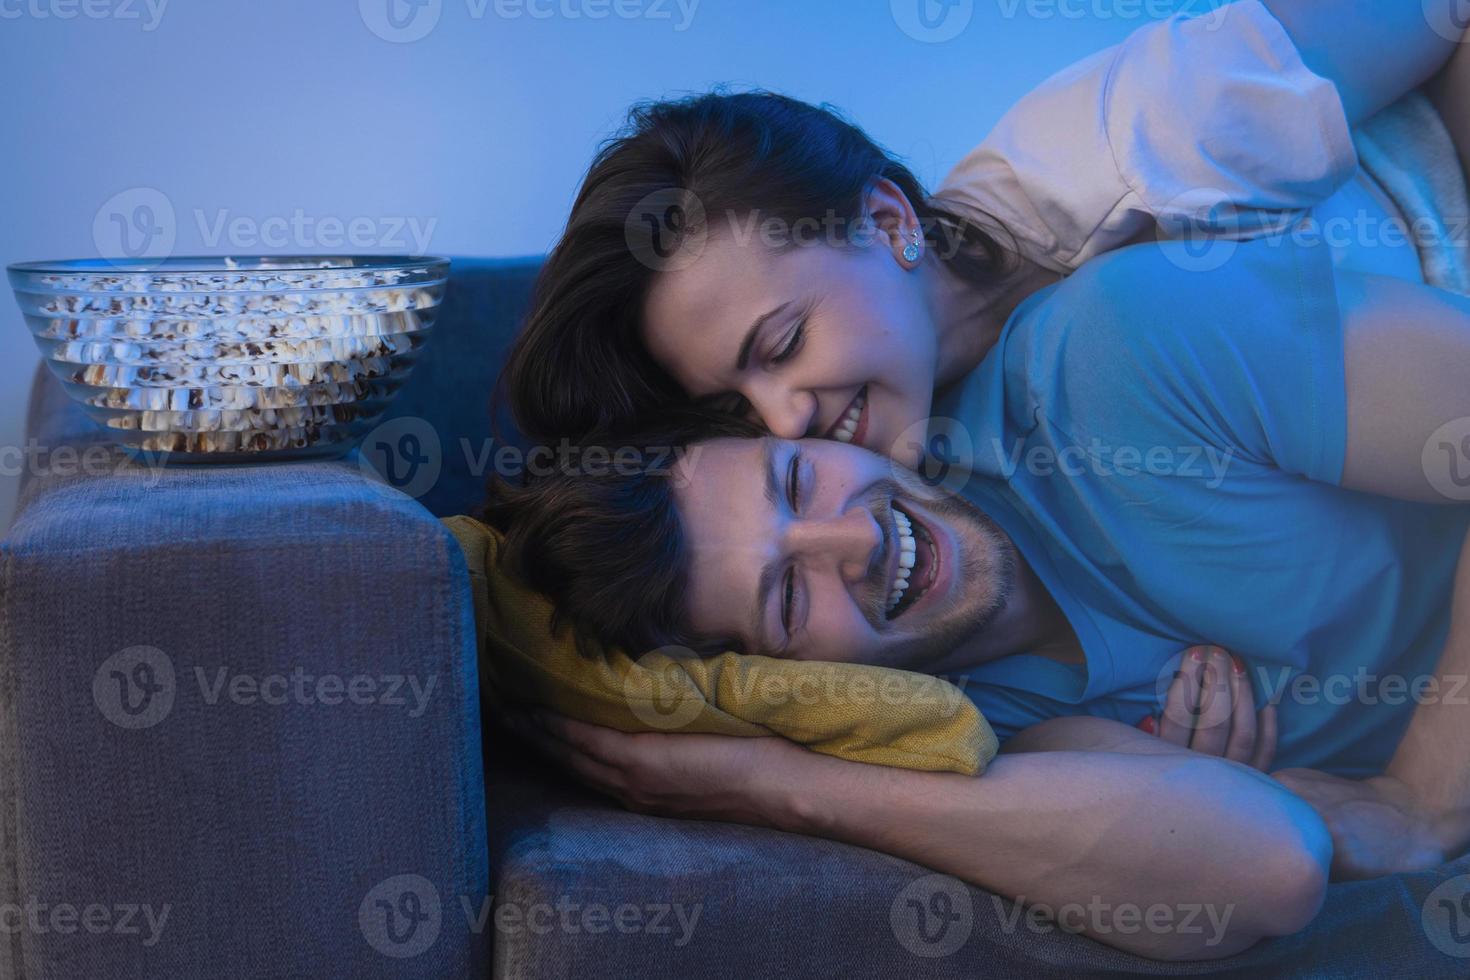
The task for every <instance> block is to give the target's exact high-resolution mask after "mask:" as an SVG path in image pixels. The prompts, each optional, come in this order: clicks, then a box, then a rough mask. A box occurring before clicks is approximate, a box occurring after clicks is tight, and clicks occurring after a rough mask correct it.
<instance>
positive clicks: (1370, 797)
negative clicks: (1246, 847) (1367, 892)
mask: <svg viewBox="0 0 1470 980" xmlns="http://www.w3.org/2000/svg"><path fill="white" fill-rule="evenodd" d="M1271 777H1272V778H1273V779H1275V780H1276V781H1277V782H1279V783H1281V784H1282V785H1283V786H1285V787H1286V788H1287V789H1289V790H1291V791H1292V792H1293V793H1295V794H1296V795H1297V796H1299V797H1301V798H1302V799H1303V800H1305V801H1306V802H1308V803H1310V804H1311V805H1312V808H1313V809H1314V810H1316V811H1317V815H1318V816H1320V817H1321V818H1322V821H1323V822H1324V823H1325V824H1327V830H1328V831H1329V832H1330V833H1331V834H1332V877H1333V880H1343V879H1355V878H1377V877H1379V876H1381V875H1389V874H1397V873H1399V872H1402V871H1421V870H1423V869H1425V868H1433V867H1436V866H1437V865H1439V864H1442V863H1443V862H1444V861H1445V859H1446V858H1447V856H1448V855H1447V854H1446V853H1445V850H1444V845H1443V843H1442V841H1441V839H1440V836H1439V820H1438V818H1437V817H1436V815H1435V814H1434V813H1433V811H1431V810H1430V809H1429V808H1428V807H1426V806H1424V805H1422V804H1421V803H1420V802H1419V800H1418V799H1417V798H1416V797H1415V795H1414V793H1413V791H1411V790H1410V789H1409V787H1408V786H1406V785H1405V784H1404V783H1402V782H1400V781H1399V780H1397V779H1395V778H1393V777H1392V776H1373V777H1370V778H1368V779H1362V780H1358V779H1343V778H1342V777H1340V776H1331V775H1328V774H1327V773H1325V772H1318V771H1317V770H1315V769H1282V770H1281V771H1279V772H1275V773H1272V774H1271Z"/></svg>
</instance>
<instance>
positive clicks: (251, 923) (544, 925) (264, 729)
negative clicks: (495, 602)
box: [0, 259, 1470, 980]
mask: <svg viewBox="0 0 1470 980" xmlns="http://www.w3.org/2000/svg"><path fill="white" fill-rule="evenodd" d="M535 269H536V261H535V260H497V261H491V260H480V259H470V260H462V261H456V262H455V264H454V270H453V282H452V285H451V288H450V291H449V295H448V297H447V299H446V302H445V305H444V307H443V309H442V312H441V315H440V319H439V323H438V324H437V326H436V328H435V335H434V338H433V340H432V342H431V344H430V346H429V348H428V350H427V352H426V354H425V359H424V361H423V363H422V364H421V366H420V367H419V369H418V370H417V372H416V373H415V375H414V376H413V378H412V380H411V382H410V383H409V385H408V386H407V387H406V388H405V390H404V391H403V393H402V395H401V397H400V399H399V400H398V401H397V402H396V403H395V405H394V412H393V414H394V416H395V417H398V418H401V419H408V420H410V421H408V422H404V423H400V424H401V425H408V426H410V427H413V431H415V432H416V433H418V434H419V435H424V434H425V433H432V434H433V436H434V437H435V438H437V439H438V442H439V447H440V448H439V452H438V454H437V457H438V462H439V464H440V467H439V472H438V474H437V477H436V478H434V479H432V480H430V481H428V482H427V483H424V482H423V481H420V485H416V486H414V487H413V488H412V489H413V491H414V494H415V495H414V496H409V495H406V494H404V493H402V492H399V491H397V490H394V489H391V488H388V487H387V486H385V483H384V481H383V480H381V479H378V478H375V477H374V476H373V475H372V474H371V473H370V472H369V471H368V469H367V468H364V467H363V466H362V465H360V461H359V459H358V458H357V457H350V458H348V459H345V460H339V461H332V462H314V463H301V464H284V465H271V466H254V467H234V468H186V467H166V468H162V469H155V468H151V467H149V466H146V465H142V464H139V463H136V462H128V461H125V460H123V459H122V458H121V457H119V456H116V455H114V454H112V453H110V452H108V451H106V450H103V449H102V448H100V446H99V443H98V433H97V432H96V431H95V430H94V429H93V428H92V426H91V423H90V422H88V421H87V420H86V419H85V417H83V416H82V415H81V413H80V412H79V411H78V410H77V409H76V408H75V407H74V406H72V405H71V404H70V403H69V402H68V401H67V399H66V398H65V396H64V394H63V393H62V391H61V389H60V386H59V385H58V384H57V383H56V382H55V381H54V380H53V379H52V378H51V377H50V376H49V375H47V374H45V373H44V372H43V373H41V374H38V376H37V378H36V383H35V387H34V391H33V393H32V399H31V409H30V413H31V414H30V419H29V430H28V431H29V433H30V435H31V436H32V437H33V438H34V439H35V445H36V446H37V447H39V448H40V449H41V450H43V452H39V453H35V454H33V457H32V458H33V459H34V460H35V462H33V463H32V465H31V470H32V472H30V473H29V474H28V475H27V477H26V479H25V484H24V486H23V488H22V496H21V501H20V507H19V512H18V515H17V517H16V519H15V522H14V524H13V526H12V527H11V528H10V530H9V532H8V535H7V537H6V538H5V540H4V542H3V544H0V980H3V978H11V977H16V978H40V977H58V978H78V980H94V978H105V977H150V978H151V977H186V978H189V977H211V978H214V977H288V976H292V977H294V976H334V977H335V976H341V977H376V976H395V977H399V976H406V977H482V976H485V975H487V974H490V973H493V974H494V975H496V976H505V977H582V976H613V977H631V976H650V977H654V976H668V977H696V976H711V977H741V978H744V977H756V976H815V977H854V976H878V975H883V976H902V975H915V974H917V975H923V976H953V977H972V976H991V977H1011V976H1016V977H1020V976H1056V977H1076V976H1093V975H1095V976H1105V975H1120V974H1128V973H1177V974H1205V975H1220V976H1239V977H1257V976H1261V975H1263V974H1272V973H1281V974H1300V975H1321V976H1363V977H1378V976H1384V975H1389V974H1390V973H1391V974H1395V975H1413V976H1417V977H1462V976H1466V975H1467V974H1470V959H1466V958H1462V957H1465V956H1470V915H1466V916H1465V918H1464V921H1463V922H1462V921H1461V920H1460V919H1459V918H1458V916H1459V915H1460V914H1461V911H1462V909H1461V908H1460V907H1458V906H1457V904H1456V903H1457V901H1458V896H1459V895H1461V894H1463V892H1464V889H1465V887H1466V886H1467V883H1470V878H1464V879H1462V878H1461V877H1460V876H1462V875H1466V874H1467V873H1470V861H1464V860H1462V861H1459V862H1456V863H1454V864H1451V865H1447V866H1445V867H1444V868H1441V869H1438V870H1436V871H1434V872H1430V873H1424V874H1418V875H1411V876H1401V877H1397V878H1391V879H1385V880H1380V881H1376V882H1365V883H1355V884H1343V885H1334V886H1333V887H1332V888H1331V889H1330V894H1329V897H1328V900H1327V906H1326V908H1325V909H1324V911H1323V913H1322V915H1321V917H1320V918H1319V919H1318V920H1317V921H1316V923H1315V924H1314V925H1313V926H1312V927H1311V928H1310V929H1308V930H1307V931H1305V932H1303V933H1301V934H1298V935H1295V936H1292V937H1289V938H1286V939H1281V940H1276V941H1273V942H1268V943H1264V944H1261V945H1260V946H1258V947H1256V948H1255V949H1253V950H1251V951H1249V952H1247V953H1245V954H1244V955H1241V956H1237V957H1234V958H1232V959H1229V960H1225V961H1221V962H1218V963H1201V964H1184V965H1169V964H1159V963H1153V962H1150V961H1146V960H1142V959H1138V958H1136V957H1131V956H1127V955H1124V954H1122V953H1118V952H1116V951H1114V950H1112V949H1110V948H1109V947H1106V946H1104V945H1101V944H1099V943H1096V942H1093V941H1091V940H1089V939H1085V938H1082V937H1079V936H1075V935H1070V934H1066V933H1062V932H1059V931H1055V930H1046V929H1044V928H1038V927H1033V926H1031V925H1028V924H1027V920H1026V919H1024V918H1022V919H1020V920H1019V921H1018V922H1017V921H1016V920H1013V918H1012V911H1013V910H1012V906H1011V905H1010V903H1008V902H1005V901H1001V900H1000V899H997V898H995V897H993V896H990V895H988V894H987V893H985V892H984V891H982V890H979V889H974V888H969V887H967V886H962V885H959V884H958V883H957V882H954V881H953V880H952V879H946V878H943V877H942V876H934V875H932V873H931V872H930V871H928V870H927V869H925V868H922V867H918V866H916V865H913V864H910V863H908V862H905V861H901V860H898V859H896V858H892V857H889V856H887V855H884V854H879V853H875V852H872V851H867V850H864V849H861V848H856V847H850V846H845V845H841V844H837V843H832V842H829V841H824V840H818V839H812V838H805V837H800V836H793V835H787V834H781V833H776V832H771V831H766V830H759V829H754V828H748V827H740V826H732V825H726V824H717V823H700V822H693V821H676V820H661V819H655V818H650V817H645V816H637V815H633V814H630V813H628V812H626V811H624V810H622V809H620V808H618V807H617V806H616V805H614V804H612V803H610V802H608V801H606V800H604V799H601V798H599V797H596V796H595V795H592V794H589V793H588V792H586V791H584V790H582V789H580V788H579V787H578V786H576V785H574V784H573V783H571V782H569V781H568V780H566V779H565V778H564V777H562V776H561V775H560V774H558V773H555V772H550V771H546V770H544V769H542V768H540V767H538V765H537V764H536V763H535V762H533V761H530V758H531V757H530V756H529V753H528V752H527V751H526V750H525V748H524V747H523V746H521V745H518V744H517V743H515V742H514V741H513V740H511V739H509V738H507V737H506V736H503V735H501V734H500V733H499V732H498V731H496V730H495V729H494V728H493V727H492V726H491V725H489V724H485V723H483V722H482V719H481V715H480V708H479V700H478V688H477V680H476V672H475V650H474V644H473V636H474V633H473V629H472V626H473V624H472V622H471V617H472V614H471V605H470V595H469V592H468V583H467V579H466V573H465V567H464V560H463V557H462V555H460V553H459V552H458V550H457V548H456V546H455V545H454V543H453V540H452V539H451V538H450V537H449V535H448V534H446V533H445V532H444V530H443V529H442V527H441V526H440V524H439V522H438V521H437V519H436V516H437V515H448V514H452V513H460V512H464V511H466V510H468V509H470V508H472V507H473V506H474V504H475V503H476V500H477V497H478V494H479V490H480V487H481V485H482V483H483V478H484V472H483V469H482V463H483V461H484V457H483V455H482V450H483V448H484V445H485V443H484V440H485V439H487V438H488V436H489V431H490V430H489V412H488V392H489V390H490V386H491V383H492V381H493V379H494V376H495V374H496V370H497V367H498V365H499V363H500V361H501V358H502V356H503V353H504V349H505V346H506V344H507V342H508V340H509V338H510V337H511V335H512V334H513V332H514V330H515V328H516V326H517V323H518V320H519V318H520V316H521V315H522V313H523V312H524V307H525V303H526V301H527V293H528V290H529V287H530V283H531V280H532V278H533V276H534V273H535ZM18 320H19V317H18V316H16V317H12V321H11V323H10V325H9V329H21V327H20V324H19V322H18ZM414 420H417V421H414ZM399 431H400V432H401V430H399ZM462 440H463V441H462ZM380 443H381V445H378V446H376V447H375V446H374V445H371V444H370V445H368V446H367V447H366V448H365V452H367V453H368V454H369V455H371V453H372V452H374V451H377V449H381V448H382V447H383V446H386V447H388V450H389V451H391V447H392V445H393V440H392V439H386V440H380ZM421 444H422V443H419V444H417V445H421ZM89 447H96V448H92V449H91V451H90V455H87V454H86V453H87V451H88V449H89ZM57 449H61V450H62V451H61V452H59V453H58V452H55V450H57ZM47 451H49V452H47ZM69 453H71V454H75V455H69ZM87 460H90V463H89V462H87ZM68 461H71V462H70V463H69V462H68ZM395 678H396V679H397V680H396V682H395ZM1436 888H1439V891H1437V892H1436V891H1435V889H1436ZM1446 895H1450V897H1451V899H1452V900H1451V901H1449V902H1442V901H1441V899H1444V897H1445V896H1446ZM492 897H493V900H492ZM1426 910H1427V912H1426ZM1463 910H1467V911H1470V901H1467V902H1466V903H1465V904H1464V906H1463ZM1446 916H1451V918H1448V919H1447V918H1446Z"/></svg>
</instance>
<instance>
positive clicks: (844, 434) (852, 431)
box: [832, 385, 868, 442]
mask: <svg viewBox="0 0 1470 980" xmlns="http://www.w3.org/2000/svg"><path fill="white" fill-rule="evenodd" d="M867 404H868V387H867V385H864V386H863V387H862V388H860V389H858V393H857V397H855V398H853V400H852V404H851V405H849V406H847V413H846V414H845V415H843V416H842V418H840V419H838V420H837V425H836V427H835V428H834V429H833V430H832V438H834V439H836V440H837V441H838V442H852V437H853V436H855V435H857V429H858V422H860V421H861V420H862V417H863V408H864V407H865V406H866V405H867Z"/></svg>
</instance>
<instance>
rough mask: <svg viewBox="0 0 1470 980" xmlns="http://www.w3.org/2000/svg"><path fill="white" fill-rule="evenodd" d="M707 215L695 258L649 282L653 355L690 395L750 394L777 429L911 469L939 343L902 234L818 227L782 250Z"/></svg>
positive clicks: (648, 332)
mask: <svg viewBox="0 0 1470 980" xmlns="http://www.w3.org/2000/svg"><path fill="white" fill-rule="evenodd" d="M713 225H714V222H713V220H712V228H711V232H710V235H709V237H708V240H707V241H706V242H705V245H704V248H703V251H702V252H701V253H700V254H699V256H698V258H696V259H695V260H694V261H693V262H692V263H690V264H688V265H684V266H683V267H682V268H679V269H677V270H670V271H665V272H661V273H659V274H658V275H657V276H656V277H655V279H654V283H653V286H652V287H651V289H650V291H649V295H648V299H647V302H646V305H645V308H644V318H643V339H644V343H645V344H646V346H647V348H648V350H649V353H650V354H652V356H653V358H654V359H655V360H656V361H657V362H658V363H659V364H660V365H662V366H663V367H664V369H665V370H667V371H668V372H669V373H670V374H671V375H672V376H673V377H674V379H675V380H677V381H678V382H679V384H680V385H681V386H682V387H683V388H684V390H685V392H687V393H688V395H689V396H690V397H691V398H695V399H702V398H707V397H711V396H718V395H729V394H732V393H733V394H739V395H742V396H744V397H745V399H746V400H748V401H749V402H750V404H751V406H752V409H753V411H754V414H755V415H757V416H758V417H759V419H760V421H761V422H762V423H764V424H765V426H766V427H767V428H768V429H769V430H770V431H771V432H772V433H774V434H775V435H777V436H779V437H781V438H785V439H800V438H803V437H819V438H829V439H838V440H841V441H843V442H853V443H856V444H858V445H861V446H863V447H865V448H868V449H871V450H873V451H874V452H877V453H880V454H883V455H886V456H891V457H893V458H895V459H898V460H900V461H901V462H904V463H906V464H908V465H911V466H912V465H915V464H916V463H917V461H918V457H919V449H920V446H921V445H922V442H923V435H924V432H923V428H922V427H920V428H918V429H915V428H914V427H915V426H916V424H918V423H923V422H926V421H927V419H928V416H929V411H930V404H931V403H932V401H933V397H934V387H935V377H936V368H937V364H936V359H937V348H938V342H937V335H936V330H935V325H934V320H933V316H932V314H931V309H930V305H929V302H928V300H927V295H926V293H925V289H924V283H923V276H922V275H921V273H920V270H919V269H918V268H917V267H915V266H916V264H915V263H910V262H906V261H904V260H903V258H902V249H903V245H904V244H905V243H904V240H903V239H902V238H901V237H899V236H897V235H895V236H892V237H890V236H889V235H886V234H879V233H873V234H869V235H868V236H867V237H866V238H865V239H863V240H862V241H861V243H858V244H835V243H832V242H830V241H828V240H826V239H825V238H822V237H820V236H814V238H815V239H816V240H809V241H806V242H802V243H800V244H796V245H793V246H789V247H786V248H784V249H777V248H773V247H772V246H771V244H770V242H769V240H768V239H763V237H762V235H761V233H760V232H759V231H757V230H753V228H751V227H750V226H747V225H744V224H742V223H740V222H736V221H732V222H730V223H729V225H728V226H727V227H719V228H715V227H713ZM745 232H748V233H745ZM900 443H902V444H900Z"/></svg>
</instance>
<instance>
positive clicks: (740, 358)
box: [735, 300, 791, 373]
mask: <svg viewBox="0 0 1470 980" xmlns="http://www.w3.org/2000/svg"><path fill="white" fill-rule="evenodd" d="M790 305H791V301H790V300H787V301H786V302H784V303H782V304H781V305H780V306H777V307H775V308H774V309H771V310H768V311H766V312H765V313H762V314H761V315H760V316H758V317H756V318H755V322H754V323H752V324H751V325H750V329H748V330H746V331H745V339H744V340H742V341H741V342H740V353H739V354H738V355H737V356H736V358H735V371H736V372H737V373H739V372H741V371H744V370H745V368H746V367H747V366H748V365H749V364H750V350H751V348H752V347H754V346H755V338H756V335H757V334H759V333H760V332H761V327H763V326H765V323H766V321H767V320H769V319H770V318H771V317H773V316H775V315H776V314H778V313H780V312H781V311H782V310H784V309H786V307H788V306H790Z"/></svg>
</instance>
